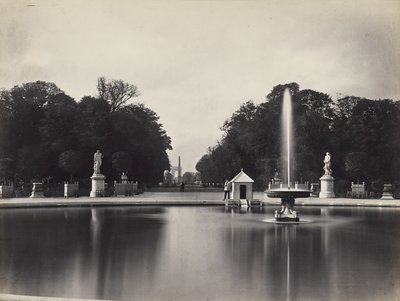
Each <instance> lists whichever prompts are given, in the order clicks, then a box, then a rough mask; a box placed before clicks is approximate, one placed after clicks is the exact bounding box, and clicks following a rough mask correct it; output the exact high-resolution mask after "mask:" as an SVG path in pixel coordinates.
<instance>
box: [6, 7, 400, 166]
mask: <svg viewBox="0 0 400 301" xmlns="http://www.w3.org/2000/svg"><path fill="white" fill-rule="evenodd" d="M0 12H1V14H0V88H6V89H9V88H11V87H12V86H14V85H16V84H21V83H25V82H30V81H36V80H44V81H50V82H54V83H56V84H57V85H58V86H59V87H60V88H61V89H62V90H64V91H65V93H67V94H68V95H71V96H72V97H74V98H75V100H77V101H79V100H80V99H81V97H82V96H84V95H95V93H96V89H95V88H96V80H97V78H98V77H100V76H105V77H107V78H115V79H123V80H125V81H128V82H130V83H134V84H136V85H137V86H138V88H139V90H140V92H141V96H140V97H138V98H136V99H135V101H139V102H143V103H144V104H145V105H147V106H148V107H150V108H151V109H153V110H154V111H156V113H157V114H158V115H159V116H160V122H161V123H162V124H163V126H164V128H165V130H166V131H167V133H168V134H169V135H170V136H171V138H172V144H173V148H174V150H173V151H171V152H170V153H169V155H170V160H171V163H172V164H173V165H176V164H177V161H178V159H177V158H178V155H181V157H182V162H183V168H184V170H185V171H187V170H189V171H194V166H195V164H196V163H197V161H198V160H199V159H200V158H201V156H202V155H203V154H205V153H206V151H207V148H208V147H209V146H213V145H215V144H216V142H217V140H218V139H220V138H221V135H222V132H221V131H220V130H219V127H220V126H222V124H223V122H224V121H225V120H226V119H227V118H229V117H230V116H231V115H232V113H233V112H234V111H235V110H237V109H238V108H239V106H240V104H241V103H243V102H244V101H247V100H253V101H254V102H255V103H260V102H262V101H264V100H265V95H267V94H268V93H269V92H270V91H271V89H272V88H273V86H275V85H278V84H284V83H289V82H297V83H299V85H300V88H301V89H314V90H318V91H320V92H325V93H328V94H330V95H331V96H332V97H335V98H336V95H337V93H341V94H343V95H355V96H363V97H369V98H374V99H375V98H391V99H396V100H398V99H400V1H399V0H393V1H385V0H379V1H370V0H352V1H319V0H318V1H317V0H315V1H268V0H264V1H262V0H259V1H256V0H254V1H239V0H237V1H234V0H232V1H229V0H216V1H199V0H198V1H116V0H111V1H102V0H85V1H74V0H64V1H63V0H58V1H42V0H26V1H25V0H13V1H4V0H0Z"/></svg>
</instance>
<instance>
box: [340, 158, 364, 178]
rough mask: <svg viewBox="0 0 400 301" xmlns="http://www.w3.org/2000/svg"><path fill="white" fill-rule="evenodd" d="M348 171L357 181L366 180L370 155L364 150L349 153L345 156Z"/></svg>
mask: <svg viewBox="0 0 400 301" xmlns="http://www.w3.org/2000/svg"><path fill="white" fill-rule="evenodd" d="M344 164H345V168H346V172H347V173H348V174H349V176H350V177H353V178H354V177H355V178H356V179H357V182H359V181H360V179H361V180H365V176H366V175H367V169H366V168H367V166H368V155H367V154H366V153H364V152H352V153H348V154H347V155H346V157H345V162H344Z"/></svg>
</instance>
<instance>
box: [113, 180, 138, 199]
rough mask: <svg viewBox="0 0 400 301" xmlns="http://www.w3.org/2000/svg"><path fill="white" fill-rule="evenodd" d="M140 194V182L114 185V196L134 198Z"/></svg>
mask: <svg viewBox="0 0 400 301" xmlns="http://www.w3.org/2000/svg"><path fill="white" fill-rule="evenodd" d="M135 194H138V182H127V183H114V196H133V195H135Z"/></svg>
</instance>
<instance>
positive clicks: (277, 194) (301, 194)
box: [265, 188, 311, 199]
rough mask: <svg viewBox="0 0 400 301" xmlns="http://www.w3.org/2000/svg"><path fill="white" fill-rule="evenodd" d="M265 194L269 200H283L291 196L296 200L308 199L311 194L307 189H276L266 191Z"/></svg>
mask: <svg viewBox="0 0 400 301" xmlns="http://www.w3.org/2000/svg"><path fill="white" fill-rule="evenodd" d="M265 193H266V194H267V196H268V197H269V198H284V197H289V196H291V197H293V198H295V199H297V198H308V197H309V196H310V194H311V191H310V190H307V189H295V188H293V189H287V188H277V189H269V190H266V191H265Z"/></svg>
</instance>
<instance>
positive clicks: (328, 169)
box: [324, 152, 332, 176]
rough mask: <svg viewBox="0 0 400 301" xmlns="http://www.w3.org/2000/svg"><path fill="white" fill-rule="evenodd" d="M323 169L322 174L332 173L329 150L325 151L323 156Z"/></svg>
mask: <svg viewBox="0 0 400 301" xmlns="http://www.w3.org/2000/svg"><path fill="white" fill-rule="evenodd" d="M324 164H325V165H324V171H325V174H324V176H331V175H332V169H331V155H330V153H329V152H327V153H326V155H325V158H324Z"/></svg>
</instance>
